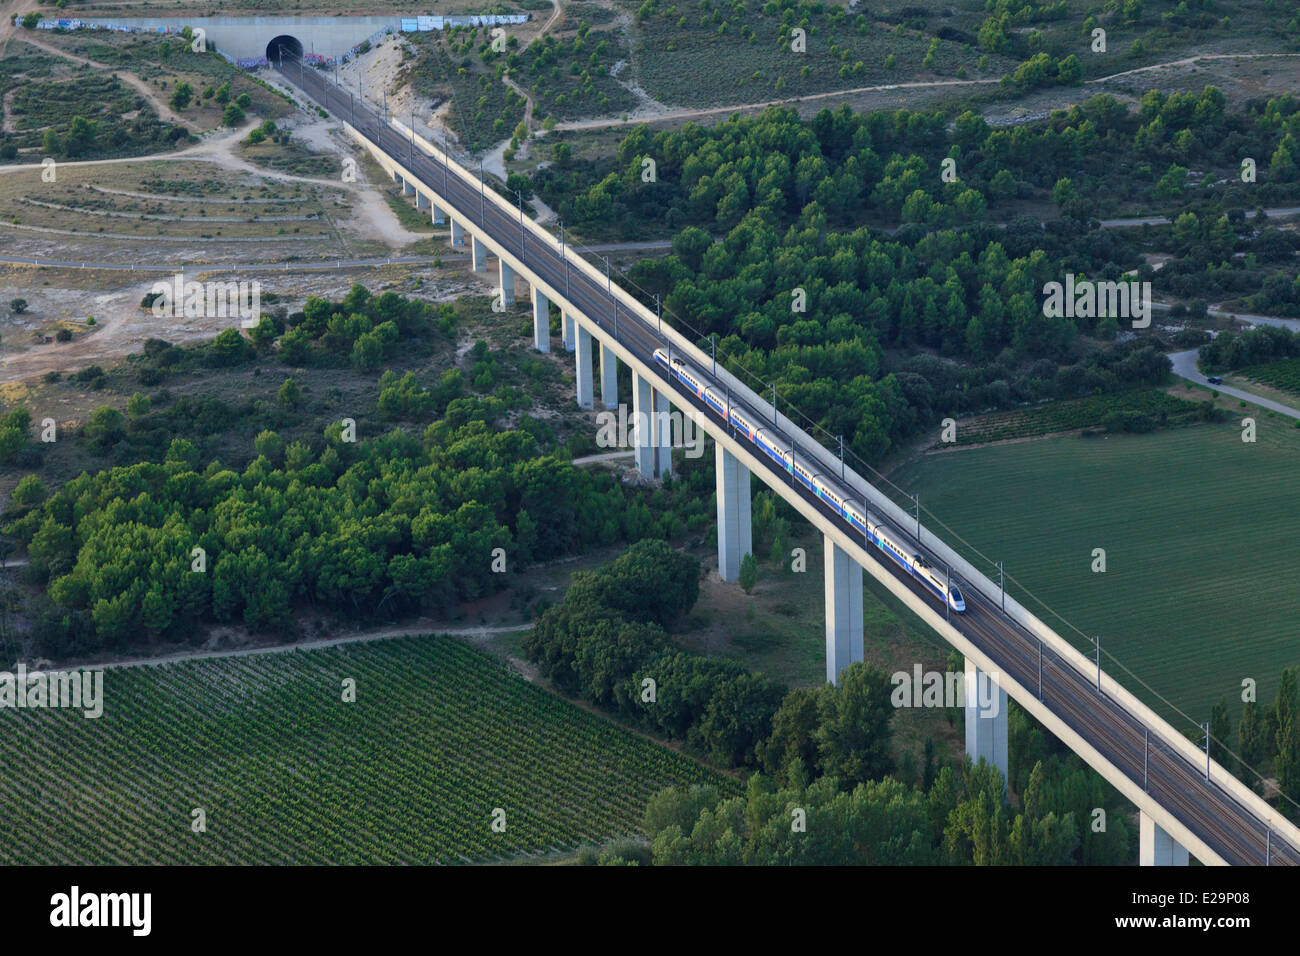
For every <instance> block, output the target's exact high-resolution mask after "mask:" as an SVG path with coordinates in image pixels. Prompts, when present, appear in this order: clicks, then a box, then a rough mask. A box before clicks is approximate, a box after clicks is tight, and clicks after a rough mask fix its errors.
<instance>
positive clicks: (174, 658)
mask: <svg viewBox="0 0 1300 956" xmlns="http://www.w3.org/2000/svg"><path fill="white" fill-rule="evenodd" d="M10 563H11V564H13V563H15V562H10ZM532 629H533V625H531V624H506V625H500V626H496V627H486V626H484V627H460V628H446V627H440V626H439V625H437V624H434V623H429V624H426V625H424V626H423V627H391V628H380V629H378V630H373V631H358V632H357V633H356V634H348V635H346V636H345V637H326V638H320V639H318V640H308V641H298V642H297V643H296V644H268V645H265V646H259V647H243V648H240V649H239V650H233V651H186V652H184V653H181V654H165V655H162V656H159V657H143V658H138V659H136V660H129V661H106V662H98V661H82V662H78V663H69V664H64V665H61V666H60V667H54V668H49V669H48V671H47V673H57V672H58V671H66V670H75V669H77V668H80V667H92V668H95V669H99V668H101V667H102V668H104V669H105V670H108V669H109V668H118V667H149V666H153V665H157V664H178V663H180V662H182V661H204V660H216V659H219V658H223V657H251V656H253V655H255V654H287V653H291V652H293V651H297V650H310V651H314V650H319V649H320V648H323V647H338V646H340V645H342V644H366V643H369V642H371V641H383V640H387V639H388V638H391V637H411V636H413V635H417V634H427V635H430V636H432V637H442V636H450V637H467V638H470V640H471V642H472V643H474V644H482V643H484V642H485V641H486V640H487V639H488V638H489V637H492V636H493V635H495V634H514V633H518V632H521V631H531V630H532Z"/></svg>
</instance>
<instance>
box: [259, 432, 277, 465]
mask: <svg viewBox="0 0 1300 956" xmlns="http://www.w3.org/2000/svg"><path fill="white" fill-rule="evenodd" d="M253 450H254V451H256V452H257V453H258V454H259V455H265V456H266V458H267V459H268V460H269V461H270V462H271V463H272V464H274V465H279V464H281V463H282V462H283V461H284V439H283V438H281V437H280V436H279V435H278V434H276V433H275V432H273V431H271V430H269V429H267V430H264V431H262V432H259V433H258V436H257V437H256V438H254V439H253Z"/></svg>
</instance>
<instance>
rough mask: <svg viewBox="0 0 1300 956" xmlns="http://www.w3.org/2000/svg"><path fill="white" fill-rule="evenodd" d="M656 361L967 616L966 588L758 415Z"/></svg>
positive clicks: (661, 357)
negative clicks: (785, 443) (779, 439)
mask: <svg viewBox="0 0 1300 956" xmlns="http://www.w3.org/2000/svg"><path fill="white" fill-rule="evenodd" d="M655 361H656V362H658V363H659V364H660V365H662V366H663V367H664V368H665V369H666V370H667V371H668V373H669V374H671V375H672V376H673V378H675V379H677V381H679V382H681V383H682V384H683V385H685V386H687V387H688V388H689V389H690V390H691V391H693V392H694V393H695V394H696V396H697V397H698V398H699V399H700V400H701V401H703V402H704V404H705V405H707V406H708V407H709V408H710V409H712V410H713V411H714V412H715V413H716V414H717V416H718V417H719V418H721V419H722V420H723V421H724V422H730V423H731V424H732V425H733V426H734V427H735V428H736V430H737V431H739V432H740V434H741V435H742V436H744V438H745V439H746V440H747V441H748V442H749V443H750V444H752V445H756V446H758V447H759V448H760V449H762V450H763V452H764V453H765V454H766V455H767V456H768V457H769V458H771V459H772V460H774V461H775V462H777V464H779V465H780V466H781V467H782V468H784V469H785V470H786V471H787V472H788V473H789V474H790V475H791V476H792V477H794V478H795V479H796V480H797V481H798V482H799V483H800V484H802V485H803V486H804V487H805V488H807V489H808V490H809V491H811V492H812V493H813V494H814V495H816V496H817V497H818V498H820V499H821V500H822V501H824V502H825V503H826V504H827V505H828V506H829V507H830V508H831V509H832V510H834V511H835V512H836V513H838V514H839V516H840V517H841V518H842V519H843V520H844V521H845V522H846V523H847V524H848V525H849V526H850V527H852V528H853V529H854V530H856V531H857V532H858V533H859V534H862V535H865V536H866V540H867V541H869V542H870V543H872V544H874V545H875V546H876V547H877V548H879V549H880V550H881V551H883V552H884V553H885V554H887V555H889V557H890V558H891V559H893V561H894V563H895V564H897V565H898V566H899V567H901V568H903V569H904V570H905V571H907V573H908V574H910V575H911V576H912V577H914V578H916V579H917V580H918V581H920V582H921V584H922V585H923V586H924V587H925V590H926V591H927V592H929V594H930V595H931V596H932V597H934V598H937V599H938V600H939V601H942V602H944V603H945V604H947V605H948V607H950V608H952V609H953V610H954V611H956V612H957V613H958V614H962V613H964V612H965V611H966V599H965V598H964V597H963V596H962V593H961V588H960V587H959V586H958V585H957V584H956V583H955V582H953V583H949V582H948V581H947V580H946V579H945V576H944V575H943V574H941V573H939V572H938V571H937V570H936V569H935V568H934V567H933V566H932V565H931V564H930V563H929V562H928V561H927V560H926V559H925V558H924V557H922V556H921V555H918V554H914V553H912V552H911V551H910V550H909V549H906V548H904V547H903V545H902V544H901V543H900V542H901V541H902V540H903V539H902V536H901V535H898V534H896V533H891V532H890V530H889V529H888V528H887V527H886V526H885V525H883V524H880V523H879V522H877V521H871V520H868V518H867V516H866V509H865V508H863V507H862V506H861V505H860V504H858V503H857V502H856V501H853V500H852V499H850V498H848V497H847V496H845V495H843V494H841V493H840V491H838V490H837V489H836V487H835V486H834V484H832V483H831V482H830V481H828V480H827V479H825V478H823V477H822V476H821V475H820V474H818V473H817V472H815V471H813V470H812V469H813V467H814V466H813V463H812V462H811V461H809V460H808V459H806V458H804V457H802V456H800V455H797V454H795V453H794V452H792V450H791V449H789V448H785V447H782V446H779V445H777V443H776V440H775V438H774V437H773V435H772V433H771V431H770V430H769V429H764V428H762V427H760V426H759V425H758V424H757V423H756V422H755V421H753V417H752V415H751V414H750V413H749V412H747V411H745V410H744V409H742V408H740V407H739V406H737V405H733V404H730V403H729V402H728V400H727V398H726V396H724V395H719V394H718V390H717V389H716V388H715V387H714V386H712V385H708V384H706V383H705V381H704V379H703V378H702V377H701V376H700V375H699V373H697V372H696V371H695V370H694V369H693V368H691V367H690V366H689V365H688V364H686V362H684V361H682V359H680V358H678V357H677V356H675V355H674V356H673V357H672V358H671V359H669V356H668V352H667V351H666V350H664V349H655Z"/></svg>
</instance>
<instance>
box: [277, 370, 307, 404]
mask: <svg viewBox="0 0 1300 956" xmlns="http://www.w3.org/2000/svg"><path fill="white" fill-rule="evenodd" d="M275 400H276V401H277V402H279V403H280V405H281V406H283V407H284V408H287V409H289V410H290V411H295V410H297V408H298V405H299V403H300V402H301V401H302V389H301V388H299V386H298V383H297V382H295V381H294V380H293V379H291V378H286V379H285V380H284V384H283V385H281V386H280V390H279V391H278V392H276V393H275Z"/></svg>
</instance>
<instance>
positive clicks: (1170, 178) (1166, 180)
mask: <svg viewBox="0 0 1300 956" xmlns="http://www.w3.org/2000/svg"><path fill="white" fill-rule="evenodd" d="M1186 185H1187V167H1186V166H1179V165H1178V164H1177V163H1174V164H1171V165H1170V167H1169V168H1168V169H1167V170H1165V174H1164V175H1163V176H1161V177H1160V181H1159V182H1157V183H1156V188H1155V191H1154V192H1153V193H1152V195H1153V196H1154V197H1155V198H1156V199H1177V198H1179V197H1180V196H1182V194H1183V190H1184V188H1186Z"/></svg>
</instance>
